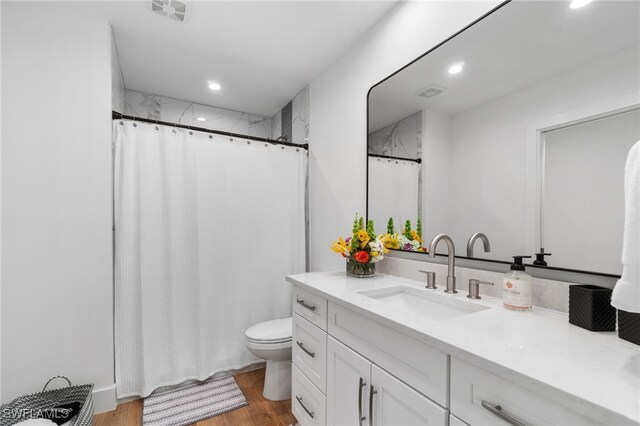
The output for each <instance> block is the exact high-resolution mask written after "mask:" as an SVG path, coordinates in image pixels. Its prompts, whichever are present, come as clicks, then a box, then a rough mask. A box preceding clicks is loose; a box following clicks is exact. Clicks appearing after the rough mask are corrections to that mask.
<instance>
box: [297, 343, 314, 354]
mask: <svg viewBox="0 0 640 426" xmlns="http://www.w3.org/2000/svg"><path fill="white" fill-rule="evenodd" d="M296 344H297V345H298V346H299V347H300V349H302V350H303V351H304V353H306V354H307V355H309V356H310V357H311V358H315V357H316V353H315V352H311V351H310V350H309V349H307V348H305V347H304V343H300V342H298V341H297V340H296Z"/></svg>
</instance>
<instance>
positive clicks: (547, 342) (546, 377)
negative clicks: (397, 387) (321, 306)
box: [287, 271, 640, 425]
mask: <svg viewBox="0 0 640 426" xmlns="http://www.w3.org/2000/svg"><path fill="white" fill-rule="evenodd" d="M287 280H288V281H289V282H291V283H292V284H294V285H298V286H301V287H303V288H305V289H307V290H309V291H312V292H314V293H317V294H320V295H322V296H324V297H325V298H327V299H328V300H329V301H332V302H335V303H337V304H340V305H342V306H345V307H348V308H350V309H352V310H354V311H355V312H358V313H360V314H363V315H366V316H367V317H369V318H371V319H373V320H376V321H378V322H381V323H383V324H385V325H387V326H389V327H392V328H394V329H396V330H398V331H400V332H402V333H405V334H408V335H412V336H415V337H417V338H420V339H421V340H423V341H426V342H427V343H429V344H431V345H432V346H434V347H436V348H438V349H440V350H442V351H444V352H447V353H449V354H450V355H452V356H455V357H457V358H460V359H462V360H464V361H467V362H470V363H473V364H474V365H477V366H478V367H480V368H483V369H485V370H487V371H490V372H492V373H494V374H496V375H499V376H500V377H502V378H504V379H506V380H509V381H511V382H513V383H515V384H517V385H519V386H522V387H525V388H527V389H530V390H532V391H534V392H536V393H539V394H542V395H544V396H545V397H547V398H549V399H551V400H554V401H557V402H559V403H561V404H562V405H565V406H567V407H570V408H573V409H574V410H576V411H578V412H581V413H582V414H585V415H588V416H590V417H592V418H593V419H595V420H598V421H599V422H602V423H605V424H609V425H614V424H628V423H631V422H635V423H638V424H640V346H637V345H634V344H632V343H630V342H627V341H624V340H621V339H619V338H618V336H617V334H616V333H615V332H590V331H588V330H585V329H582V328H580V327H576V326H574V325H571V324H569V319H568V316H567V315H566V314H563V313H559V312H555V311H550V310H545V309H539V308H533V309H531V310H529V311H523V312H519V311H511V310H508V309H505V308H504V307H502V301H501V300H497V299H492V298H489V297H483V298H482V299H481V300H471V299H468V298H467V297H465V296H466V292H464V291H461V290H458V291H459V293H458V294H455V295H451V294H446V293H444V291H443V290H444V289H443V288H438V289H437V290H425V291H431V292H435V293H436V294H438V295H440V296H442V297H443V298H449V297H454V298H457V299H460V300H464V301H469V303H478V304H482V305H484V306H488V307H490V308H492V309H486V310H483V311H480V312H475V313H471V314H467V315H463V316H460V317H457V318H453V319H447V320H444V321H434V320H429V319H426V318H424V317H422V316H420V315H416V314H412V313H410V312H405V311H402V310H400V309H397V308H393V307H391V306H388V305H386V304H385V303H384V302H381V301H378V300H375V299H372V298H370V297H367V296H365V295H362V294H358V293H357V292H359V291H363V290H371V289H380V288H386V287H394V286H398V285H406V286H412V287H417V288H421V289H424V284H423V283H421V282H418V281H413V280H408V279H405V278H400V277H395V276H391V275H378V276H375V277H373V278H364V279H363V278H352V277H347V276H346V275H345V273H344V272H343V271H342V272H313V273H305V274H298V275H291V276H288V277H287ZM480 291H482V288H481V290H480ZM443 300H444V299H443Z"/></svg>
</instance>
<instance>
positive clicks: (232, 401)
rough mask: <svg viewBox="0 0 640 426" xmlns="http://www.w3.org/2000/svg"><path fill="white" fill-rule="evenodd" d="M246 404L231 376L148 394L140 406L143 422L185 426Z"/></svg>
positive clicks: (145, 423) (147, 424)
mask: <svg viewBox="0 0 640 426" xmlns="http://www.w3.org/2000/svg"><path fill="white" fill-rule="evenodd" d="M245 405H248V403H247V400H246V399H245V397H244V395H243V394H242V391H241V390H240V388H239V387H238V384H237V383H236V381H235V379H234V378H233V376H227V377H220V378H218V379H209V380H205V381H204V382H199V383H195V384H192V385H189V386H185V387H183V388H179V389H172V390H169V391H165V392H160V393H157V394H153V395H150V396H149V397H147V398H145V400H144V405H143V408H142V424H143V426H184V425H188V424H191V423H195V422H198V421H200V420H204V419H208V418H209V417H213V416H217V415H219V414H223V413H227V412H229V411H232V410H235V409H236V408H240V407H244V406H245Z"/></svg>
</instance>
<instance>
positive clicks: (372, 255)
mask: <svg viewBox="0 0 640 426" xmlns="http://www.w3.org/2000/svg"><path fill="white" fill-rule="evenodd" d="M378 256H380V253H378V252H377V251H372V252H371V257H378Z"/></svg>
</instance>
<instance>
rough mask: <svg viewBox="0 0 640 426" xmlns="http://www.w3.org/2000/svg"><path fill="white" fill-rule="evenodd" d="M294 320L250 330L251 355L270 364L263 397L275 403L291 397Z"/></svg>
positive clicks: (263, 323)
mask: <svg viewBox="0 0 640 426" xmlns="http://www.w3.org/2000/svg"><path fill="white" fill-rule="evenodd" d="M291 330H292V322H291V318H282V319H277V320H272V321H265V322H261V323H259V324H256V325H254V326H252V327H249V328H248V329H247V331H246V332H245V343H246V345H247V349H248V350H249V352H251V353H252V354H254V355H255V356H257V357H258V358H262V359H264V360H266V361H267V370H266V372H265V377H264V389H263V391H262V395H263V396H264V397H265V398H266V399H269V400H271V401H282V400H285V399H289V398H291Z"/></svg>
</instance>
